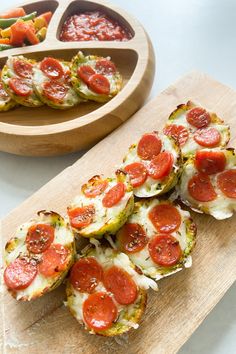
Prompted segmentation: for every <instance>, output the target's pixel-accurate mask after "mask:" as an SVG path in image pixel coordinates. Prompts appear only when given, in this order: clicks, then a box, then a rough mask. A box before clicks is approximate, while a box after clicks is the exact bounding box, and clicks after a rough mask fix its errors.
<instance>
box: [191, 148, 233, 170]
mask: <svg viewBox="0 0 236 354" xmlns="http://www.w3.org/2000/svg"><path fill="white" fill-rule="evenodd" d="M194 163H195V167H196V169H197V170H198V171H199V172H202V173H206V174H207V175H213V174H215V173H218V172H222V171H224V169H225V165H226V158H225V154H224V153H223V152H221V151H206V150H199V151H197V152H196V155H195V161H194Z"/></svg>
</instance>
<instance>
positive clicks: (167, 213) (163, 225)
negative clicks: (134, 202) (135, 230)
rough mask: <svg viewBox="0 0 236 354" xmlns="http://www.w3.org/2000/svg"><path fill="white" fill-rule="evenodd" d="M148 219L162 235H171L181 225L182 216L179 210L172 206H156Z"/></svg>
mask: <svg viewBox="0 0 236 354" xmlns="http://www.w3.org/2000/svg"><path fill="white" fill-rule="evenodd" d="M148 217H149V219H150V220H151V222H152V224H153V225H154V226H155V228H156V229H157V231H158V232H160V233H171V232H174V231H176V230H178V228H179V227H180V225H181V215H180V213H179V211H178V209H177V208H176V207H175V206H173V205H171V204H159V205H156V206H154V208H152V209H151V210H150V211H149V213H148Z"/></svg>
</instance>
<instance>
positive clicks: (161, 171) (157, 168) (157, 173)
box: [147, 151, 173, 179]
mask: <svg viewBox="0 0 236 354" xmlns="http://www.w3.org/2000/svg"><path fill="white" fill-rule="evenodd" d="M172 167H173V155H172V153H170V152H168V151H163V152H161V153H160V154H159V155H157V156H156V157H154V158H153V159H152V160H151V162H150V164H149V166H147V171H148V175H149V176H150V177H152V178H153V179H163V178H164V177H166V176H168V175H169V173H170V172H171V170H172Z"/></svg>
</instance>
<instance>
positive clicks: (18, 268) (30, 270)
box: [4, 258, 38, 290]
mask: <svg viewBox="0 0 236 354" xmlns="http://www.w3.org/2000/svg"><path fill="white" fill-rule="evenodd" d="M37 272H38V269H37V263H36V261H35V260H33V259H29V258H16V259H15V260H14V261H13V262H12V263H10V264H9V265H8V266H7V267H6V269H5V271H4V282H5V284H6V286H7V287H8V288H9V289H12V290H22V289H25V288H27V287H28V286H29V285H30V284H31V283H32V281H33V280H34V278H35V277H36V275H37Z"/></svg>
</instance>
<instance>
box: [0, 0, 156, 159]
mask: <svg viewBox="0 0 236 354" xmlns="http://www.w3.org/2000/svg"><path fill="white" fill-rule="evenodd" d="M22 6H23V7H24V9H25V10H26V12H27V13H30V12H33V11H37V12H38V13H43V12H45V11H52V12H53V17H52V19H51V22H50V24H49V27H48V31H47V36H46V39H45V40H44V41H43V42H41V43H40V44H37V45H34V46H26V47H20V48H13V49H8V50H5V51H3V52H1V53H0V67H2V66H3V65H4V64H5V62H6V60H7V57H8V56H10V55H20V54H22V55H25V56H26V57H28V58H34V59H36V60H40V59H42V58H43V57H45V56H53V57H56V58H64V59H66V60H70V59H71V58H72V56H73V55H74V54H76V53H77V52H78V50H82V51H83V52H84V53H85V54H97V55H101V56H105V57H106V56H110V57H111V58H112V60H113V61H114V62H115V63H116V65H117V67H118V70H119V71H120V73H121V74H122V76H123V78H124V87H123V89H122V90H121V92H120V93H119V94H118V95H117V96H116V97H114V98H113V99H112V100H111V101H109V102H108V103H106V104H99V103H95V102H88V103H83V104H80V105H78V106H76V107H74V108H72V109H69V110H67V111H60V110H55V109H52V108H49V107H46V106H43V107H41V108H26V107H20V108H17V109H15V110H12V111H8V112H2V113H1V114H0V150H1V151H6V152H10V153H14V154H18V155H28V156H49V155H59V154H65V153H69V152H72V151H76V150H79V149H83V148H87V147H89V146H91V145H92V144H94V143H96V142H97V141H99V140H100V139H101V138H103V137H104V136H105V135H107V134H109V133H110V132H111V131H112V130H114V129H115V128H117V127H118V126H119V125H120V124H122V123H123V122H124V121H125V120H127V119H128V118H129V117H130V116H131V115H132V114H133V113H134V112H136V111H137V110H138V109H139V108H140V107H141V106H142V105H143V103H144V101H145V99H146V97H147V96H148V94H149V92H150V89H151V86H152V82H153V77H154V71H155V58H154V53H153V48H152V44H151V42H150V39H149V38H148V36H147V34H146V32H145V30H144V29H143V27H142V26H141V25H140V24H139V23H138V22H137V21H136V20H135V19H134V18H132V17H131V16H129V15H128V14H127V13H126V12H124V11H123V10H120V9H118V8H117V7H116V6H111V5H110V4H107V3H106V1H99V0H96V1H88V0H63V1H60V0H42V1H34V0H33V1H32V0H31V1H30V2H28V3H25V4H23V5H22ZM93 10H101V11H102V12H105V13H106V14H108V15H109V17H111V18H113V19H115V20H117V21H118V22H119V23H120V24H121V25H122V24H123V25H124V26H125V27H127V28H128V29H129V31H130V32H131V33H132V35H133V38H132V39H130V40H129V41H127V42H115V41H109V42H108V41H107V42H106V41H88V42H82V41H81V42H62V41H60V40H59V35H60V30H61V27H62V25H63V23H64V21H65V19H66V18H67V17H68V16H70V15H72V14H75V13H78V12H79V11H93Z"/></svg>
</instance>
